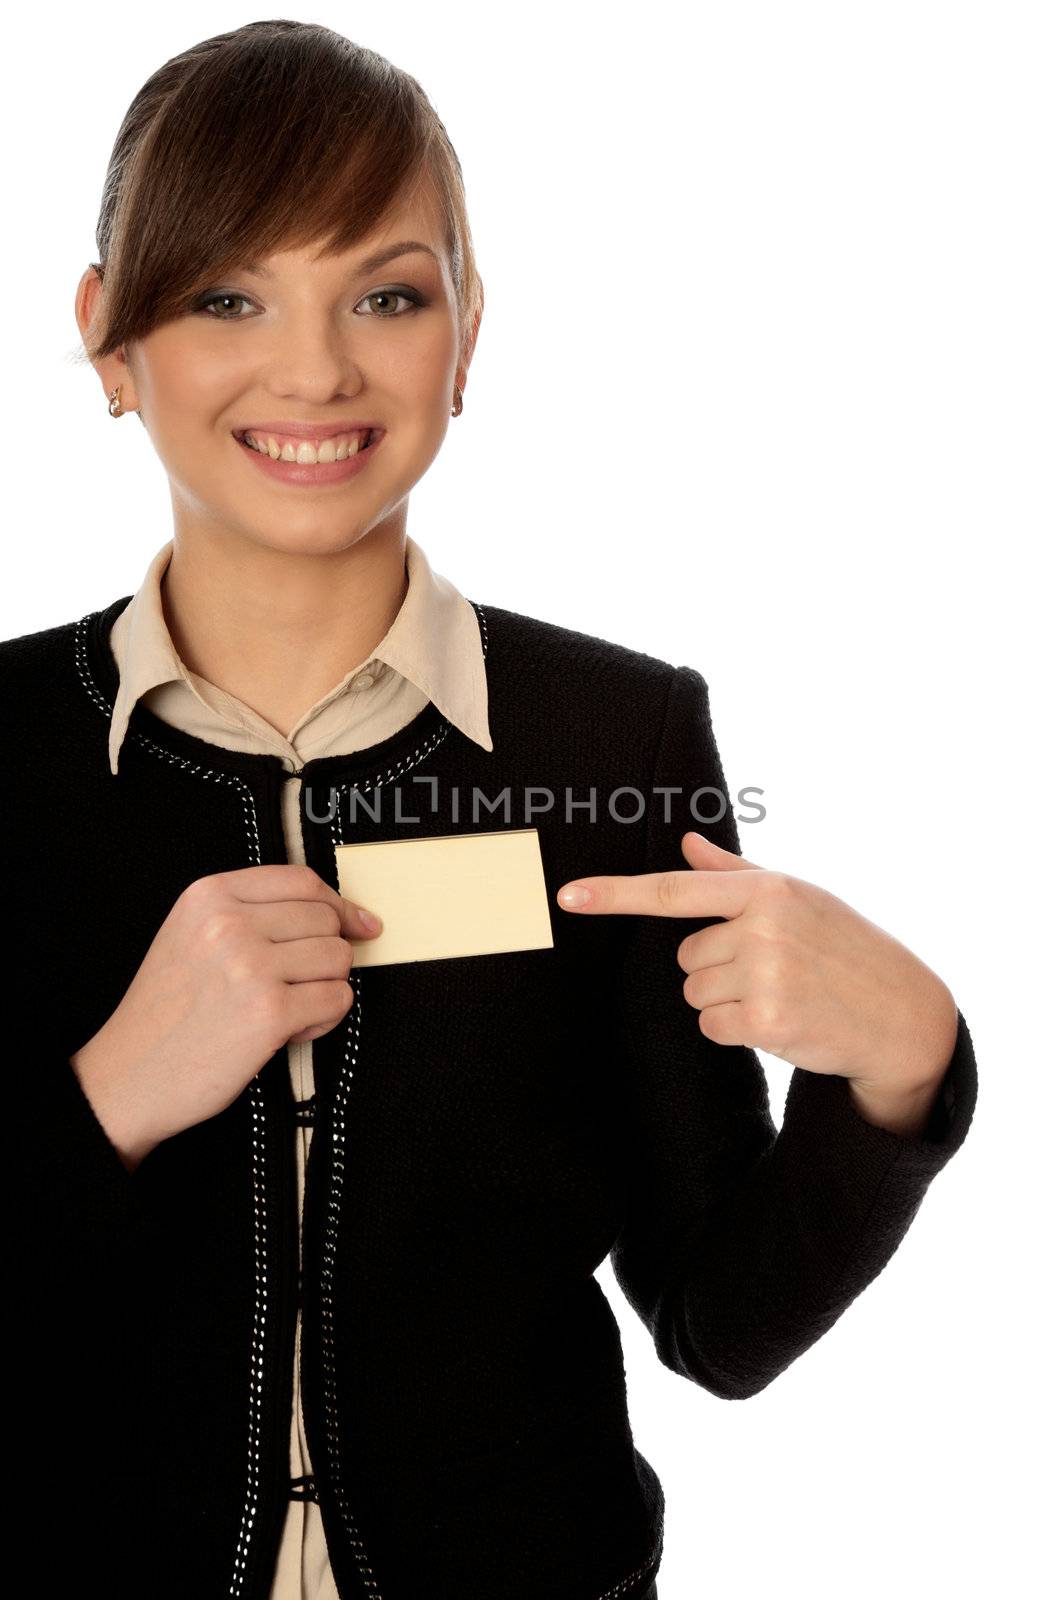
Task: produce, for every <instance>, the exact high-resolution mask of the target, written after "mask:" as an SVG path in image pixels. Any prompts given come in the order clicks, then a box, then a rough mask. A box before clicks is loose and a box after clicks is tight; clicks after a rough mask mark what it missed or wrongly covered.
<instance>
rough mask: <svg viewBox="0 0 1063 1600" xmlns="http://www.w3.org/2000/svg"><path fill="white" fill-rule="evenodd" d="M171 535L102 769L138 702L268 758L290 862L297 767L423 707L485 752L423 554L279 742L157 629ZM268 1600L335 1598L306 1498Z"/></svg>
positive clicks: (124, 634)
mask: <svg viewBox="0 0 1063 1600" xmlns="http://www.w3.org/2000/svg"><path fill="white" fill-rule="evenodd" d="M173 548H174V546H173V540H172V539H171V540H170V541H169V542H168V543H167V544H165V545H164V546H163V548H162V549H161V550H160V551H159V552H158V553H157V555H155V556H154V557H153V559H152V561H151V564H150V565H149V567H148V570H147V573H146V574H145V577H144V581H143V583H142V584H141V586H140V588H139V589H138V590H137V593H136V594H135V595H134V596H133V598H132V600H131V601H130V602H129V604H128V605H127V606H126V607H125V609H124V610H123V611H122V612H121V614H120V615H119V617H118V618H117V620H116V622H115V624H114V628H113V630H112V633H111V652H112V654H113V656H114V658H115V661H116V663H117V666H118V675H119V681H118V693H117V695H116V698H115V706H114V712H113V714H112V717H111V729H110V736H109V755H110V765H111V771H112V772H113V773H114V774H115V775H116V776H117V775H120V773H119V754H120V751H121V747H122V742H123V740H124V738H125V734H126V729H127V727H128V723H129V716H130V713H131V711H132V709H133V707H134V706H135V705H136V703H137V701H138V700H143V701H144V704H145V705H146V706H147V707H148V709H149V710H150V711H153V712H154V713H155V715H156V716H157V717H161V718H162V720H163V721H164V722H168V723H170V724H171V725H172V726H175V727H178V728H182V729H184V731H185V732H187V733H191V734H194V735H195V736H196V737H197V738H199V739H205V740H207V741H208V742H209V743H211V744H219V745H223V746H225V747H226V748H227V749H230V750H243V751H251V752H255V753H259V754H275V755H278V756H280V757H281V758H282V760H283V761H284V764H285V767H286V768H287V770H288V771H289V772H290V773H292V774H293V776H292V777H290V778H288V779H286V780H285V783H284V789H283V793H282V815H283V823H284V840H285V849H286V851H287V856H288V860H289V861H293V862H299V863H302V862H304V861H305V859H306V858H305V856H304V854H303V841H302V831H301V828H300V819H299V788H300V779H299V776H298V774H299V773H300V772H301V770H302V767H303V765H304V763H305V762H307V761H309V760H311V759H312V758H314V757H318V756H330V755H342V754H344V753H346V752H348V751H352V750H364V749H366V748H368V746H370V745H373V744H378V743H379V742H380V741H381V740H382V739H387V738H390V737H391V735H392V734H394V733H397V732H398V731H399V729H400V728H404V727H405V726H406V725H407V723H409V722H410V721H411V720H412V719H413V718H414V717H415V716H416V715H417V714H418V712H420V711H422V710H423V709H424V707H425V706H426V705H427V704H428V702H429V700H431V701H432V703H433V704H434V705H435V706H436V707H437V708H438V710H440V711H441V712H442V713H443V715H444V716H445V717H446V718H447V720H448V721H449V722H452V723H453V724H454V725H455V726H456V727H458V728H460V729H461V731H462V732H463V733H465V734H467V735H468V737H469V738H470V739H473V740H475V742H476V743H477V744H479V745H482V746H483V748H484V749H485V750H491V749H492V748H493V746H492V742H491V735H490V731H489V728H488V721H487V675H486V672H485V670H484V657H483V648H482V645H481V638H480V625H479V620H478V618H477V616H476V612H475V611H474V609H473V607H472V605H471V603H470V602H469V601H468V600H466V599H465V598H464V596H463V595H461V594H460V593H459V591H458V590H457V589H456V588H455V587H454V585H453V584H451V583H449V582H448V581H447V579H446V578H443V577H440V576H439V574H437V573H435V572H433V571H432V569H431V567H430V566H429V563H428V559H427V557H426V555H425V553H424V551H423V550H422V549H421V548H420V546H419V545H417V544H416V543H415V542H414V541H413V539H411V538H410V537H409V535H407V536H406V574H407V579H408V583H407V589H406V595H405V598H404V599H403V602H402V605H401V606H400V608H399V611H398V614H397V616H396V617H395V620H394V622H393V623H392V625H391V627H390V628H389V629H388V631H387V633H386V634H385V635H384V638H383V639H382V640H381V641H380V643H379V644H378V645H377V647H376V649H375V650H374V651H373V654H372V655H371V656H368V657H367V658H366V659H365V660H364V661H361V662H359V663H358V665H357V666H354V667H352V668H351V670H350V671H349V672H348V673H346V674H345V676H344V677H343V678H342V679H341V680H340V682H339V683H338V684H336V686H335V688H334V689H331V690H330V691H329V693H328V694H326V695H325V696H324V697H323V698H322V699H320V700H319V701H318V702H317V704H316V705H313V706H311V707H310V709H309V711H307V712H305V713H304V715H303V716H302V717H300V719H299V721H298V722H297V723H296V724H295V726H294V727H293V728H291V729H290V731H289V732H288V734H287V735H284V734H281V733H279V732H278V731H277V729H276V728H274V727H272V726H271V725H270V724H269V723H268V722H266V721H265V720H264V718H262V717H260V716H259V715H258V713H257V712H255V711H253V710H252V709H251V708H250V706H247V705H245V704H244V703H243V702H242V701H241V700H237V699H236V698H235V697H234V696H233V695H231V694H227V693H226V692H225V690H223V689H219V688H218V687H217V686H216V685H214V684H212V683H208V682H207V680H206V679H205V678H201V677H199V676H198V675H197V674H196V673H194V672H190V671H189V670H188V668H187V667H186V666H185V665H184V663H183V662H182V661H181V660H180V659H179V657H178V655H177V652H176V650H175V648H174V644H173V640H172V638H171V637H170V631H169V629H168V627H167V625H166V618H165V613H164V610H163V603H162V582H163V578H164V575H165V572H166V568H167V566H168V565H169V562H170V557H171V556H172V554H173ZM288 1066H289V1071H290V1073H291V1082H292V1093H293V1095H294V1097H295V1099H296V1100H297V1101H305V1100H308V1099H309V1098H310V1096H311V1095H312V1094H313V1092H314V1067H313V1043H312V1041H304V1042H302V1043H300V1044H290V1045H289V1046H288ZM312 1132H313V1130H312V1128H311V1127H310V1126H307V1125H298V1126H297V1127H296V1130H295V1167H296V1180H297V1194H298V1206H299V1223H300V1227H299V1254H300V1260H299V1268H300V1271H301V1270H302V1214H303V1193H304V1183H305V1177H306V1161H307V1156H308V1154H309V1150H310V1139H311V1136H312ZM300 1329H301V1312H297V1315H296V1334H295V1381H294V1387H293V1399H292V1428H291V1445H290V1453H289V1459H290V1473H291V1477H292V1479H293V1480H295V1479H298V1478H305V1477H309V1476H312V1474H313V1470H314V1469H313V1466H312V1464H311V1461H310V1452H309V1450H308V1448H307V1443H306V1434H305V1431H304V1429H303V1415H302V1404H301V1400H300V1392H299V1346H300ZM270 1600H339V1595H338V1592H337V1589H336V1583H335V1579H334V1578H333V1576H332V1568H331V1566H330V1565H329V1558H328V1551H327V1549H326V1547H325V1536H324V1530H323V1527H322V1522H321V1511H320V1508H319V1506H318V1505H317V1504H316V1503H315V1501H313V1500H309V1499H294V1498H293V1499H292V1500H291V1501H290V1502H289V1509H288V1514H287V1518H286V1520H285V1524H284V1529H283V1534H282V1538H281V1544H280V1551H279V1554H278V1558H277V1570H276V1573H275V1575H274V1579H273V1587H272V1589H271V1590H270Z"/></svg>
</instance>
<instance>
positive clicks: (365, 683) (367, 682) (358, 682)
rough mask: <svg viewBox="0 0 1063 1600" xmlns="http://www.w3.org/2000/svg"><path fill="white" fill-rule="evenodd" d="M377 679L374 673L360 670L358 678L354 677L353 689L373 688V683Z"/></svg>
mask: <svg viewBox="0 0 1063 1600" xmlns="http://www.w3.org/2000/svg"><path fill="white" fill-rule="evenodd" d="M375 681H376V680H375V679H374V677H373V674H372V673H371V672H360V673H359V674H358V676H357V678H354V679H353V680H352V682H351V688H352V689H371V688H372V687H373V684H374V683H375Z"/></svg>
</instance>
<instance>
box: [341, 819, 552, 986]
mask: <svg viewBox="0 0 1063 1600" xmlns="http://www.w3.org/2000/svg"><path fill="white" fill-rule="evenodd" d="M336 872H337V881H338V883H339V890H340V894H342V895H343V897H344V899H346V900H353V901H354V902H355V904H356V905H359V906H364V907H365V908H366V910H368V911H375V912H376V914H377V916H378V917H379V918H380V920H381V921H382V922H383V924H384V927H383V931H382V932H381V933H379V934H378V935H377V937H376V938H375V939H364V940H363V939H358V940H354V941H353V942H352V950H353V956H352V960H351V966H352V967H380V966H388V965H390V964H391V963H393V962H399V961H438V960H440V959H442V958H444V957H447V956H488V955H498V954H500V953H501V952H502V951H505V950H550V949H553V944H554V937H553V931H552V929H551V927H550V908H549V904H548V902H547V897H546V878H545V875H544V872H543V861H542V852H541V850H540V848H539V830H538V829H537V828H507V829H503V830H501V831H499V832H493V833H454V834H444V835H441V836H439V837H434V838H429V839H383V840H374V841H372V842H367V843H365V844H341V845H337V846H336Z"/></svg>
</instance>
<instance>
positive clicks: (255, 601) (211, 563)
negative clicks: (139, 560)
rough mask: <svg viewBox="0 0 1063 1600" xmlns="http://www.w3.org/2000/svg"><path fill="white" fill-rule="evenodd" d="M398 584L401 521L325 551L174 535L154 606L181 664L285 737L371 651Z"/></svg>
mask: <svg viewBox="0 0 1063 1600" xmlns="http://www.w3.org/2000/svg"><path fill="white" fill-rule="evenodd" d="M406 588H407V579H406V534H405V529H404V528H403V527H401V526H400V527H397V528H395V527H387V526H386V525H383V524H382V525H380V526H379V527H377V528H374V529H371V530H370V532H369V533H367V534H365V535H364V536H363V537H362V538H361V539H359V541H358V542H357V543H356V544H354V545H351V546H350V547H349V548H348V549H346V550H343V551H341V552H338V553H335V554H326V555H317V554H312V555H302V554H294V555H293V554H291V553H290V552H288V551H280V550H272V549H266V548H263V547H262V546H260V545H254V546H253V545H248V544H246V543H236V542H234V541H231V540H224V539H211V538H209V537H206V536H200V535H198V534H196V535H187V534H186V535H181V534H180V533H177V534H175V536H174V550H173V555H172V557H171V559H170V563H169V565H168V567H167V569H166V572H165V574H164V576H163V580H162V604H163V611H164V614H165V617H166V623H167V626H168V628H169V630H170V635H171V638H172V639H173V642H174V646H175V648H176V650H177V653H178V655H179V656H180V658H181V660H182V661H183V662H184V664H185V666H186V667H188V668H189V670H190V671H192V672H194V673H196V674H197V675H198V676H199V677H201V678H205V679H206V680H207V682H208V683H212V684H214V685H216V687H218V688H219V689H224V690H225V691H226V692H227V693H228V694H231V695H235V696H236V698H237V699H238V700H242V701H243V702H244V704H245V705H248V706H250V707H251V709H252V710H253V711H257V712H258V714H259V716H261V717H264V718H265V720H266V721H267V722H268V723H269V724H270V725H271V726H272V727H274V728H276V729H277V731H278V732H279V733H282V734H284V735H287V734H288V732H289V731H290V729H291V728H293V727H294V726H295V724H296V722H298V720H299V718H300V717H301V716H302V715H303V714H304V712H306V711H307V710H308V709H309V707H310V706H312V705H314V704H315V703H316V702H317V701H318V700H320V699H321V698H322V696H323V695H325V694H327V693H328V691H329V690H330V689H332V688H334V687H335V685H336V684H337V683H338V682H339V680H340V679H341V678H342V677H343V676H344V675H345V674H346V673H348V672H350V671H351V669H352V668H353V667H357V666H360V665H361V663H362V662H363V661H364V660H365V659H366V658H367V657H369V656H371V655H372V653H373V651H374V650H375V649H376V646H377V645H378V644H379V643H380V641H381V640H382V639H383V637H384V635H385V634H386V633H387V631H388V629H389V628H390V627H391V624H392V623H393V622H394V620H395V618H396V616H397V615H398V612H399V609H400V607H401V606H402V602H403V600H404V598H405V595H406Z"/></svg>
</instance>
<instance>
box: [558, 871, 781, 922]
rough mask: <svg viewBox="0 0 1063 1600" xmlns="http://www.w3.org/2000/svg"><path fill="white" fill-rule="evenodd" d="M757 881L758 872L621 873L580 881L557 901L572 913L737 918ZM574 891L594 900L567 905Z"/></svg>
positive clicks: (574, 881)
mask: <svg viewBox="0 0 1063 1600" xmlns="http://www.w3.org/2000/svg"><path fill="white" fill-rule="evenodd" d="M756 879H757V874H756V873H752V872H745V871H738V872H699V871H694V870H692V869H690V868H687V869H685V870H684V869H683V868H676V869H675V870H674V871H671V872H642V873H631V874H626V875H625V874H622V873H617V874H613V875H611V876H610V875H607V876H604V877H597V878H574V879H573V880H572V881H571V882H570V883H567V884H565V886H564V887H563V888H561V889H559V890H558V891H557V898H558V903H559V904H560V905H562V906H564V908H565V910H566V911H583V912H604V913H608V914H610V915H612V914H614V913H620V914H622V915H626V916H631V915H635V916H644V917H737V916H738V914H739V913H740V912H741V911H743V910H744V909H745V907H746V906H747V905H748V903H749V898H750V896H751V895H752V894H753V892H754V883H755V881H756ZM572 889H586V890H587V891H588V898H587V899H586V900H583V901H582V902H581V903H576V902H575V901H574V900H573V901H569V900H567V899H566V898H565V897H566V895H568V893H569V891H570V890H572Z"/></svg>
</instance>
